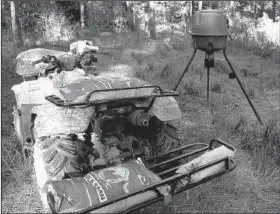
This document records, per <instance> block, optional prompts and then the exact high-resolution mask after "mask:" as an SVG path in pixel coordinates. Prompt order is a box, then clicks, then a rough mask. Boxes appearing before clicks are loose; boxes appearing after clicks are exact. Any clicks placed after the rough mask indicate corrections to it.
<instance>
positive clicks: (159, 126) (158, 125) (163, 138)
mask: <svg viewBox="0 0 280 214" xmlns="http://www.w3.org/2000/svg"><path fill="white" fill-rule="evenodd" d="M147 132H148V133H149V135H150V140H151V141H152V142H153V145H154V147H155V149H156V152H155V153H156V155H160V154H163V153H166V152H168V151H170V150H173V149H175V148H177V147H178V144H179V141H180V140H179V138H178V133H177V128H176V127H174V126H173V125H171V124H170V123H166V122H162V121H161V120H159V119H158V118H157V117H152V118H151V120H150V125H149V127H148V130H147Z"/></svg>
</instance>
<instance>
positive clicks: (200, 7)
mask: <svg viewBox="0 0 280 214" xmlns="http://www.w3.org/2000/svg"><path fill="white" fill-rule="evenodd" d="M198 10H202V1H199V2H198Z"/></svg>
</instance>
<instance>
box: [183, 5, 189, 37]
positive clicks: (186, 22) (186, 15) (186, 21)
mask: <svg viewBox="0 0 280 214" xmlns="http://www.w3.org/2000/svg"><path fill="white" fill-rule="evenodd" d="M185 4H186V5H185V11H184V12H185V25H186V29H185V32H188V29H189V18H190V11H189V10H190V6H189V2H185Z"/></svg>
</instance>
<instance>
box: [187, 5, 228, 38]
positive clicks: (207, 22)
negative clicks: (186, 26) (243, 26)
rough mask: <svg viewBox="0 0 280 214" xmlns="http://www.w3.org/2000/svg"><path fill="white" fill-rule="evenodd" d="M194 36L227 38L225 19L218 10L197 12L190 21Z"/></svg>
mask: <svg viewBox="0 0 280 214" xmlns="http://www.w3.org/2000/svg"><path fill="white" fill-rule="evenodd" d="M191 34H192V35H194V36H227V35H228V28H227V17H226V15H224V14H223V13H222V12H221V11H219V10H201V11H198V12H197V13H196V14H195V15H194V17H193V20H192V32H191Z"/></svg>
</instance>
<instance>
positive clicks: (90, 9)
mask: <svg viewBox="0 0 280 214" xmlns="http://www.w3.org/2000/svg"><path fill="white" fill-rule="evenodd" d="M87 9H88V22H89V29H90V32H93V29H94V17H93V6H92V1H88V3H87Z"/></svg>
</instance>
